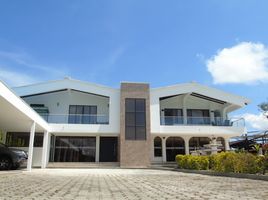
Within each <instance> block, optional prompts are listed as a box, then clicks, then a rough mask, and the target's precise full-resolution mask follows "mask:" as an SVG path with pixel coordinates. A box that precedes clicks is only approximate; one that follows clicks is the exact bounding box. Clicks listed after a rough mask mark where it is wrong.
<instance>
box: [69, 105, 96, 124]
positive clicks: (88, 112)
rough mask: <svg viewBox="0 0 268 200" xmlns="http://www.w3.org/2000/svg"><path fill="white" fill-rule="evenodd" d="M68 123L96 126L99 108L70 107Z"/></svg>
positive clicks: (86, 106)
mask: <svg viewBox="0 0 268 200" xmlns="http://www.w3.org/2000/svg"><path fill="white" fill-rule="evenodd" d="M68 121H69V123H70V124H96V123H97V106H88V105H70V106H69V119H68Z"/></svg>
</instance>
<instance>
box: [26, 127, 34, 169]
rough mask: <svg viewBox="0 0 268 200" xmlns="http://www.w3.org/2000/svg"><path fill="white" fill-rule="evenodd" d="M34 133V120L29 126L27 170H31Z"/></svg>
mask: <svg viewBox="0 0 268 200" xmlns="http://www.w3.org/2000/svg"><path fill="white" fill-rule="evenodd" d="M34 135H35V122H33V124H32V126H31V132H30V142H29V150H28V161H27V171H31V170H32V163H33V145H34Z"/></svg>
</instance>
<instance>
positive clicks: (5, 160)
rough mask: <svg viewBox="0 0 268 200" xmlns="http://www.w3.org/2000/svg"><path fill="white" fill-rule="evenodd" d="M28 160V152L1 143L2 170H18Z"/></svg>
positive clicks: (0, 161)
mask: <svg viewBox="0 0 268 200" xmlns="http://www.w3.org/2000/svg"><path fill="white" fill-rule="evenodd" d="M27 159H28V154H27V152H26V151H24V150H21V149H14V148H10V147H8V146H6V145H5V144H3V143H0V170H9V169H17V168H19V167H20V165H21V164H22V163H24V162H25V161H26V160H27Z"/></svg>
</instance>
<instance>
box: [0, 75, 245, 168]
mask: <svg viewBox="0 0 268 200" xmlns="http://www.w3.org/2000/svg"><path fill="white" fill-rule="evenodd" d="M1 87H2V88H1V90H0V97H1V99H0V100H1V101H0V108H1V116H0V130H1V131H2V133H3V135H4V139H3V140H4V142H5V143H6V144H7V145H8V146H12V147H17V148H21V149H25V150H28V151H29V159H28V169H30V168H31V167H32V166H37V167H39V166H41V167H42V168H46V167H47V166H53V165H54V166H64V165H68V164H70V163H83V164H84V165H87V164H88V163H106V162H108V163H118V164H119V165H120V166H121V167H149V166H150V165H151V164H152V163H165V162H172V161H174V160H175V156H176V155H177V154H190V153H191V152H193V151H195V150H197V149H200V148H203V147H204V145H206V144H208V143H209V142H210V141H211V138H216V139H217V141H218V142H219V143H221V144H222V145H221V146H220V148H221V149H222V150H229V139H230V138H231V137H233V136H239V135H241V134H242V133H244V132H245V124H244V120H243V119H230V118H229V117H228V114H229V113H230V112H232V111H235V110H237V109H240V108H242V107H244V106H245V105H247V104H248V103H249V100H248V99H246V98H244V97H240V96H237V95H233V94H229V93H226V92H224V91H220V90H218V89H214V88H211V87H207V86H204V85H200V84H198V83H185V84H178V85H174V86H168V87H162V88H150V86H149V84H146V83H129V82H123V83H121V86H120V88H119V89H114V88H110V87H106V86H101V85H97V84H92V83H87V82H82V81H78V80H73V79H70V78H65V79H63V80H57V81H49V82H44V83H39V84H33V85H28V86H23V87H16V88H13V89H12V90H11V89H10V88H8V87H7V86H6V85H4V84H3V83H1Z"/></svg>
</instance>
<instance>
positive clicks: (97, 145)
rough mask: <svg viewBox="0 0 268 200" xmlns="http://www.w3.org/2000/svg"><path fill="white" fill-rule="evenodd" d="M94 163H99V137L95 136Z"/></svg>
mask: <svg viewBox="0 0 268 200" xmlns="http://www.w3.org/2000/svg"><path fill="white" fill-rule="evenodd" d="M95 161H96V162H100V136H96V152H95Z"/></svg>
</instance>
